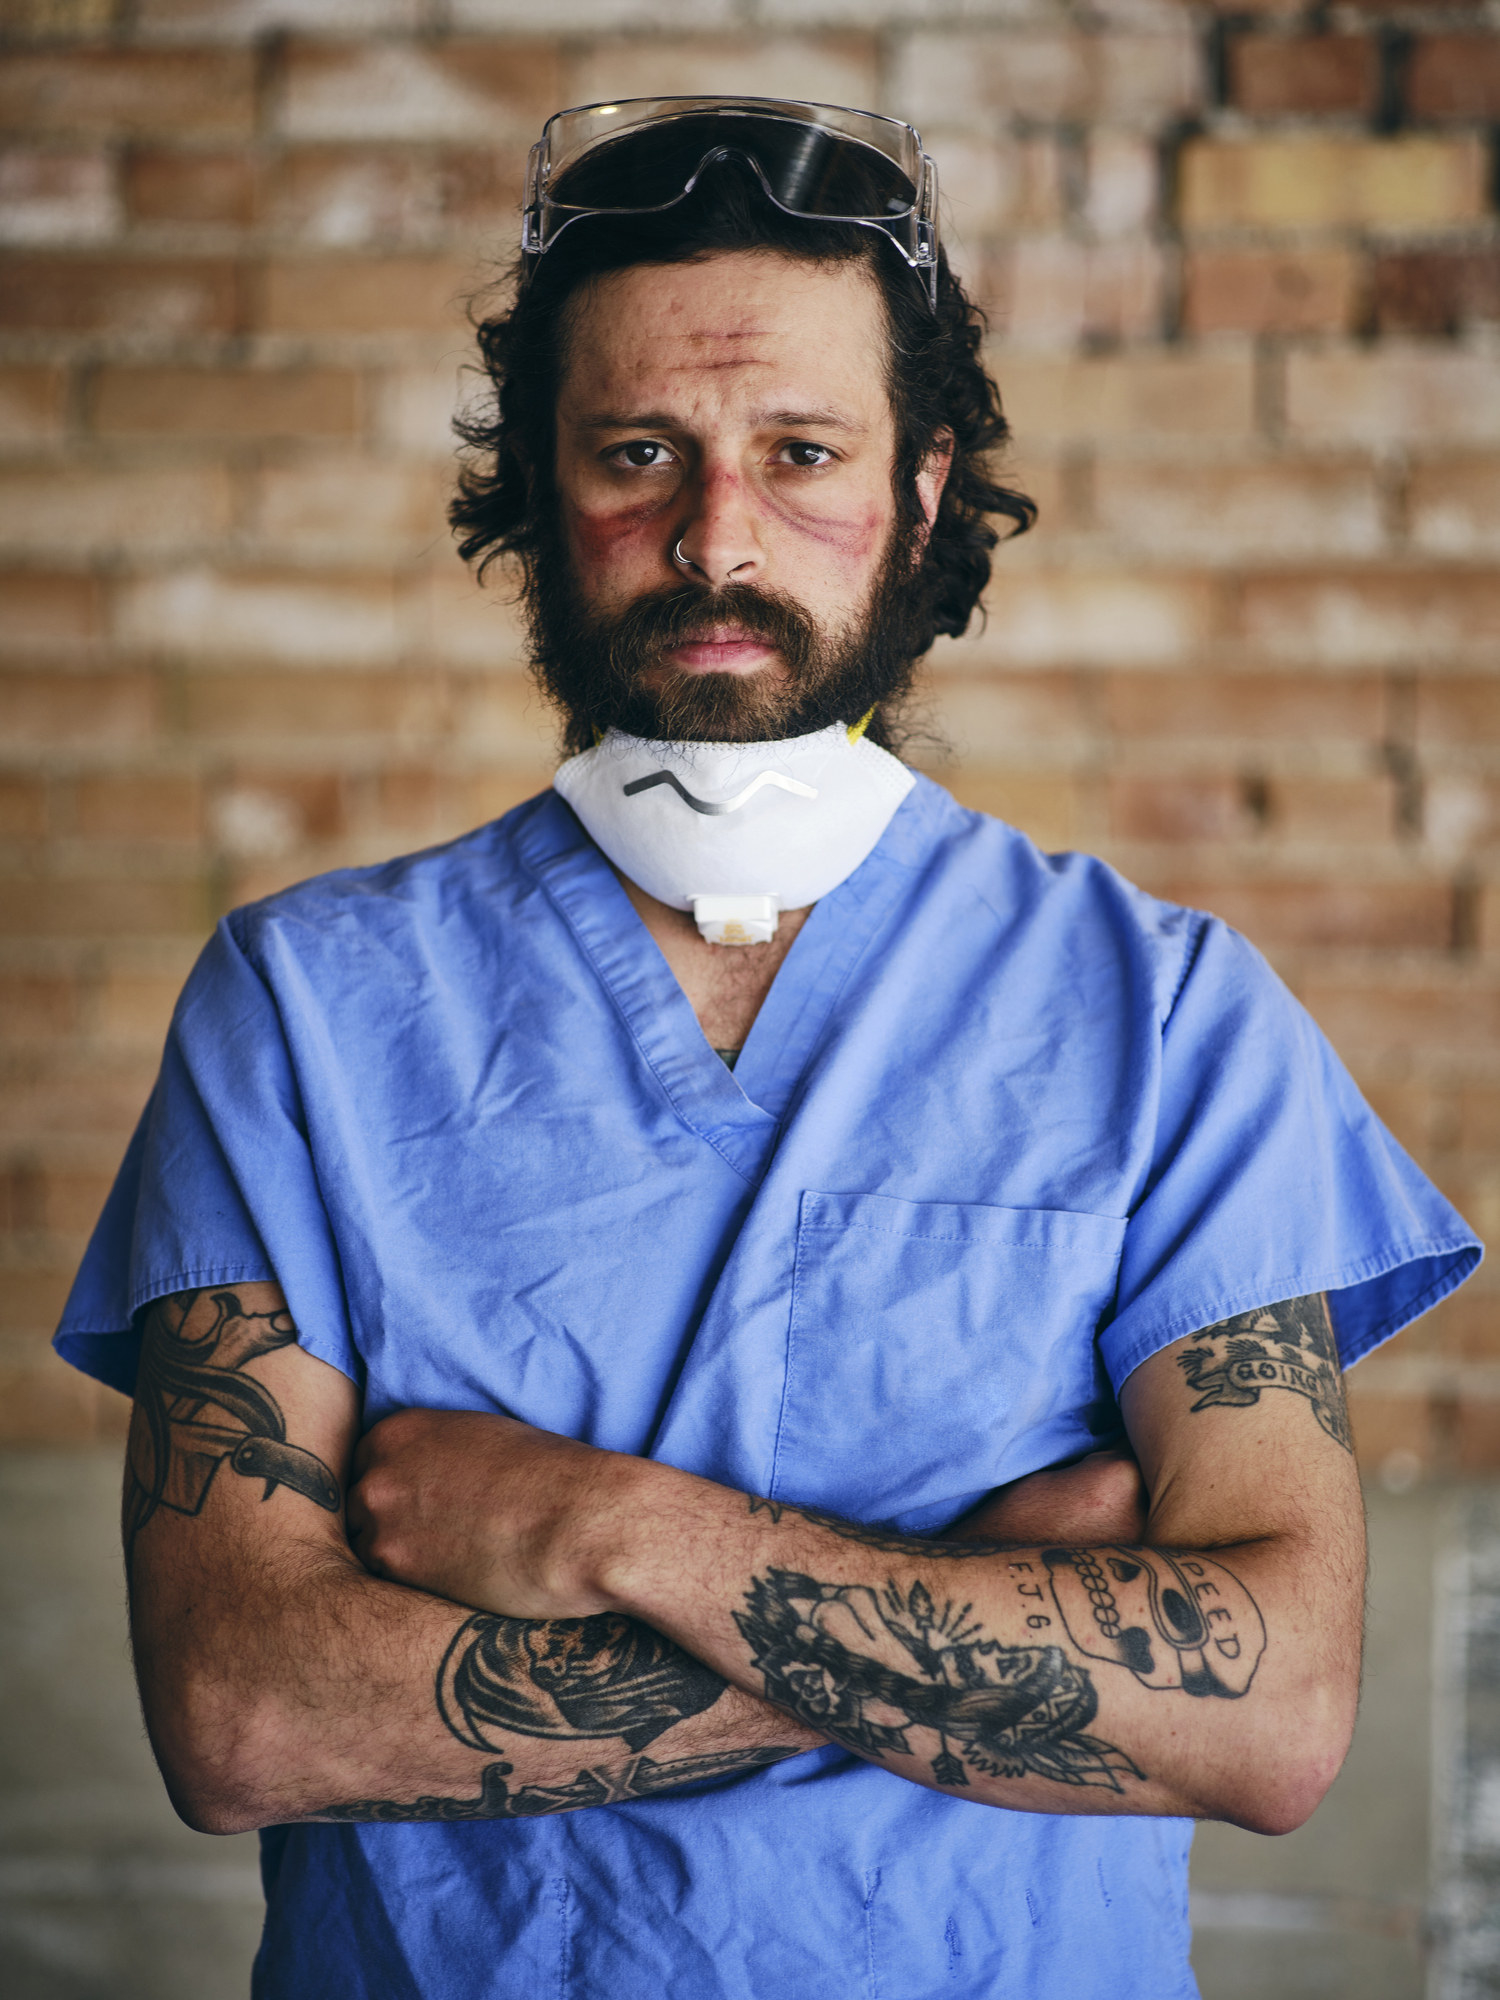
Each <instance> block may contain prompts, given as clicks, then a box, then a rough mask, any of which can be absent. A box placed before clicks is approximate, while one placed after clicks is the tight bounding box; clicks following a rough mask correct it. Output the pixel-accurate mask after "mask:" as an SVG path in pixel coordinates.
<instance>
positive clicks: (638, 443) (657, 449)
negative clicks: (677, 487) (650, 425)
mask: <svg viewBox="0 0 1500 2000" xmlns="http://www.w3.org/2000/svg"><path fill="white" fill-rule="evenodd" d="M671 456H672V454H671V451H670V450H669V449H668V447H667V446H666V445H664V444H662V443H660V442H659V441H658V440H657V439H656V438H632V439H631V440H630V442H629V444H622V445H617V446H616V447H615V449H614V450H613V451H612V452H611V453H610V457H611V458H613V459H614V461H615V463H616V464H617V465H633V466H636V467H638V468H640V469H642V470H644V469H646V468H648V467H650V466H653V465H665V464H666V463H667V461H668V460H669V459H670V458H671Z"/></svg>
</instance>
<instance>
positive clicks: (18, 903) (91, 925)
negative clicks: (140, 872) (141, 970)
mask: <svg viewBox="0 0 1500 2000" xmlns="http://www.w3.org/2000/svg"><path fill="white" fill-rule="evenodd" d="M207 914H208V903H207V889H206V885H205V884H204V883H202V882H198V881H180V880H169V881H152V880H149V879H146V880H142V879H130V880H120V879H118V878H114V879H110V880H103V881H67V880H59V879H58V878H56V877H50V878H46V879H36V880H19V881H18V880H16V879H15V878H14V877H12V878H11V879H10V880H8V881H0V931H4V932H5V933H6V935H8V936H10V937H49V938H55V937H90V938H93V937H134V936H139V935H141V934H142V933H145V934H147V935H151V934H155V933H157V932H173V931H191V932H197V931H201V930H202V929H203V926H204V921H205V918H206V916H207Z"/></svg>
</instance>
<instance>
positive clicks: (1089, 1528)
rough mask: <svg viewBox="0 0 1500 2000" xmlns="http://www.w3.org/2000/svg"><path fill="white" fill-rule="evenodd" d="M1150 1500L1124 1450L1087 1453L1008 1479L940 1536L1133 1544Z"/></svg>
mask: <svg viewBox="0 0 1500 2000" xmlns="http://www.w3.org/2000/svg"><path fill="white" fill-rule="evenodd" d="M1148 1505H1149V1496H1148V1494H1147V1492H1146V1482H1145V1481H1144V1480H1143V1479H1142V1477H1141V1468H1140V1467H1139V1466H1138V1465H1137V1464H1136V1462H1135V1457H1134V1454H1133V1453H1132V1452H1131V1451H1130V1450H1129V1448H1128V1447H1127V1446H1125V1445H1118V1446H1116V1447H1114V1448H1113V1449H1111V1450H1104V1451H1091V1452H1090V1453H1089V1454H1088V1455H1087V1457H1085V1458H1079V1459H1075V1460H1074V1461H1073V1462H1072V1464H1071V1465H1053V1466H1048V1467H1046V1468H1045V1469H1044V1470H1043V1471H1041V1472H1030V1473H1028V1474H1027V1475H1026V1477H1025V1478H1024V1479H1013V1480H1012V1481H1011V1483H1010V1484H1009V1485H1008V1486H1001V1487H997V1489H996V1490H995V1491H994V1492H993V1493H991V1494H989V1495H987V1496H986V1498H985V1499H983V1500H981V1501H980V1503H979V1505H978V1506H977V1507H974V1508H971V1510H970V1511H969V1512H968V1513H967V1514H965V1515H964V1516H963V1518H962V1520H959V1521H955V1522H954V1524H953V1526H952V1527H951V1528H949V1529H948V1530H947V1531H946V1532H945V1534H944V1535H943V1538H942V1539H943V1540H944V1541H957V1542H1069V1543H1077V1544H1079V1545H1081V1546H1082V1547H1084V1548H1096V1547H1098V1546H1099V1545H1100V1544H1101V1543H1104V1542H1138V1541H1140V1540H1141V1538H1142V1537H1143V1536H1144V1534H1145V1532H1146V1509H1147V1507H1148Z"/></svg>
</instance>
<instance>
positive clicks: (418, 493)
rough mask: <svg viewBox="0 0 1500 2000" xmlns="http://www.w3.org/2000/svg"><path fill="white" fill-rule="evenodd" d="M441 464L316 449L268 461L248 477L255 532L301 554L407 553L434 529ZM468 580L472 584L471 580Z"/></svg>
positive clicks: (439, 514)
mask: <svg viewBox="0 0 1500 2000" xmlns="http://www.w3.org/2000/svg"><path fill="white" fill-rule="evenodd" d="M452 483H453V481H452V474H451V472H450V471H449V469H448V468H447V467H440V466H437V465H416V466H413V465H409V464H401V463H393V462H391V461H390V460H388V459H385V460H383V459H378V458H345V457H343V456H342V455H340V456H337V457H336V456H334V455H333V454H331V453H329V454H320V455H319V456H318V457H317V458H316V459H311V460H309V459H307V458H305V457H299V458H298V459H297V460H295V461H294V462H292V463H289V464H284V465H270V466H267V467H265V469H264V470H263V471H262V472H261V473H260V474H259V476H258V477H257V478H256V480H255V481H254V486H253V492H254V508H253V519H254V527H255V533H256V534H257V536H258V537H259V538H260V539H262V540H264V541H266V542H270V543H272V544H276V543H279V544H281V545H283V546H284V547H287V548H290V549H294V550H295V551H296V554H297V556H298V558H299V560H306V558H307V557H308V556H309V555H318V554H325V555H332V556H341V557H343V558H344V559H345V560H352V561H357V562H366V563H370V562H373V563H382V562H390V561H398V560H401V559H403V558H405V559H408V560H410V559H412V558H414V557H416V556H418V555H419V554H420V553H421V552H422V551H423V550H424V549H426V548H429V547H430V546H431V544H432V543H433V541H434V540H435V539H437V538H438V537H440V536H442V535H443V534H444V532H445V527H444V501H445V499H446V497H447V494H448V492H449V491H450V490H451V487H452ZM471 587H472V585H471Z"/></svg>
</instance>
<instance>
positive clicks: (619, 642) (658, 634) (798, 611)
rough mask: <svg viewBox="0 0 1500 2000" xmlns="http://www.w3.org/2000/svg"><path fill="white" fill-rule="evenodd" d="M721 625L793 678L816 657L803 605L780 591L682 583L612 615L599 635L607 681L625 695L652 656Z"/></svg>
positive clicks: (815, 639) (746, 585) (810, 624)
mask: <svg viewBox="0 0 1500 2000" xmlns="http://www.w3.org/2000/svg"><path fill="white" fill-rule="evenodd" d="M726 625H727V626H734V627H737V628H738V629H739V630H740V631H742V632H743V633H745V635H746V636H747V637H748V638H752V639H759V640H761V641H762V643H763V644H765V645H767V646H771V647H774V648H775V650H776V651H777V652H779V653H780V654H781V655H782V658H783V659H784V660H785V662H786V665H787V668H788V670H789V671H790V672H791V673H793V674H795V673H796V672H797V671H798V669H799V668H801V667H803V666H805V665H806V664H807V663H808V662H809V661H810V660H812V659H813V658H814V657H815V656H816V654H817V650H818V644H819V637H818V631H817V628H816V626H815V625H814V624H813V621H812V619H811V617H810V616H809V615H808V613H807V612H806V610H804V608H803V607H802V605H800V604H799V603H798V602H797V600H796V599H795V598H794V597H789V596H788V595H787V594H786V593H785V592H784V591H779V590H771V589H767V588H766V587H764V586H763V585H760V584H754V583H726V584H721V585H720V586H719V587H718V588H717V589H716V590H701V589H695V588H694V587H693V586H692V585H691V584H687V585H681V586H676V587H674V588H672V589H670V590H664V591H659V592H653V593H651V594H649V595H647V596H645V597H639V598H637V599H636V600H635V602H634V603H632V604H630V605H629V606H627V608H626V609H625V610H624V611H622V612H618V613H616V614H614V616H612V617H611V618H610V619H609V620H608V622H607V624H606V625H605V626H604V629H603V630H601V631H600V632H599V634H598V636H599V637H600V638H602V639H603V641H604V646H603V652H604V658H605V662H606V663H607V665H608V669H609V672H610V677H611V679H612V680H613V681H614V683H615V685H616V687H617V688H618V689H619V691H620V692H621V693H626V692H628V691H630V690H631V689H633V688H634V687H635V686H636V685H637V683H638V680H639V677H640V675H641V673H642V671H643V670H644V669H645V668H647V667H649V666H651V665H652V664H653V660H654V658H656V657H659V656H660V655H661V654H662V653H665V652H668V651H670V650H671V648H672V647H674V646H680V645H683V644H684V643H686V642H687V641H689V640H692V639H697V638H701V637H702V636H703V634H704V633H705V632H708V631H711V630H712V629H713V628H714V627H715V626H726ZM714 678H717V676H714Z"/></svg>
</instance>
